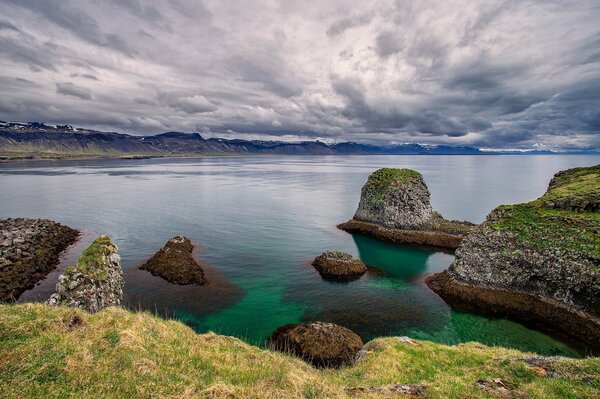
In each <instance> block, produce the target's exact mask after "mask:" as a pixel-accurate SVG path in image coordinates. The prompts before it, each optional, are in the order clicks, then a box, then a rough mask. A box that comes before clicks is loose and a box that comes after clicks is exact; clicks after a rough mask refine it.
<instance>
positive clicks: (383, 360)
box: [0, 304, 600, 399]
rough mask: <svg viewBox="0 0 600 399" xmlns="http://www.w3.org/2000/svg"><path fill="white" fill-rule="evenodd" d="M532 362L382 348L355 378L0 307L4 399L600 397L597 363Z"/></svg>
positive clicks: (204, 343) (217, 340)
mask: <svg viewBox="0 0 600 399" xmlns="http://www.w3.org/2000/svg"><path fill="white" fill-rule="evenodd" d="M528 356H531V354H525V353H522V352H519V351H516V350H509V349H504V348H490V347H486V346H483V345H480V344H476V343H470V344H464V345H457V346H445V345H440V344H434V343H431V342H426V341H410V340H408V341H402V340H399V339H397V338H381V339H377V340H375V341H372V342H371V343H370V344H368V353H367V355H366V356H365V357H364V358H363V359H362V360H360V361H359V362H358V363H357V364H356V365H355V366H354V367H351V368H345V369H341V370H317V369H314V368H313V367H311V366H309V365H307V364H305V363H303V362H302V361H300V360H298V359H295V358H292V357H290V356H286V355H283V354H280V353H276V352H271V351H268V350H264V349H261V348H258V347H255V346H251V345H248V344H246V343H244V342H242V341H240V340H238V339H236V338H231V337H225V336H220V335H216V334H212V333H208V334H196V333H195V332H194V331H193V330H192V329H190V328H189V327H187V326H185V325H183V324H181V323H179V322H177V321H168V320H162V319H160V318H158V317H155V316H153V315H150V314H148V313H132V312H129V311H126V310H123V309H119V308H110V309H105V310H103V311H101V312H99V313H96V314H93V315H91V314H87V313H84V312H82V311H80V310H75V309H70V308H61V307H58V308H50V307H47V306H45V305H42V304H20V305H0V397H1V398H64V397H77V398H82V397H92V398H100V397H110V398H112V397H115V398H194V397H199V398H345V397H353V398H380V397H406V396H405V395H403V394H401V393H398V392H397V391H398V390H399V389H398V388H397V386H398V384H424V385H423V387H424V388H423V390H422V393H421V395H422V396H423V397H426V398H479V397H482V398H494V397H499V398H543V399H548V398H600V358H588V359H582V360H572V359H557V360H553V361H552V365H551V367H550V368H551V369H552V373H550V374H548V373H547V372H546V371H545V370H544V369H540V368H539V367H534V366H530V365H528V364H526V363H523V362H521V361H515V360H512V359H514V358H523V357H528ZM486 378H488V379H499V381H501V384H498V385H499V387H487V388H482V387H481V384H479V385H478V384H477V381H478V380H481V379H486ZM496 381H498V380H496ZM492 385H493V384H492ZM500 385H501V387H500ZM395 387H396V388H395Z"/></svg>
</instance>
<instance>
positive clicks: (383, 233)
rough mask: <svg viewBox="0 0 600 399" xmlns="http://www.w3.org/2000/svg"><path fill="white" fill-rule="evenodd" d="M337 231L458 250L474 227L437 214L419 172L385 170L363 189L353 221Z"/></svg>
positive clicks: (372, 178)
mask: <svg viewBox="0 0 600 399" xmlns="http://www.w3.org/2000/svg"><path fill="white" fill-rule="evenodd" d="M338 227H339V228H340V229H342V230H345V231H348V232H351V233H355V232H356V233H361V234H365V235H370V236H373V237H375V238H378V239H382V240H385V241H391V242H394V243H406V244H416V245H425V246H437V247H442V248H449V249H456V248H457V247H458V245H459V244H460V241H461V240H462V238H463V237H464V236H465V235H466V233H468V231H469V230H470V229H471V228H472V227H473V224H472V223H469V222H459V221H450V220H446V219H444V218H443V217H442V216H441V215H440V214H439V213H437V212H435V211H434V210H433V208H432V207H431V203H430V194H429V190H428V188H427V186H426V185H425V181H424V180H423V176H421V174H420V173H419V172H416V171H414V170H411V169H394V168H382V169H379V170H377V171H375V172H373V173H372V174H371V175H370V176H369V179H368V180H367V183H365V185H364V186H363V188H362V190H361V197H360V202H359V204H358V209H357V210H356V213H355V215H354V218H353V219H352V220H350V221H348V222H346V223H343V224H340V225H339V226H338Z"/></svg>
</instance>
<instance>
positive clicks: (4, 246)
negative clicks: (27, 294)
mask: <svg viewBox="0 0 600 399" xmlns="http://www.w3.org/2000/svg"><path fill="white" fill-rule="evenodd" d="M77 237H79V232H78V231H77V230H73V229H71V228H69V227H67V226H64V225H62V224H60V223H56V222H53V221H51V220H47V219H23V218H17V219H3V220H0V302H5V301H15V300H17V299H18V298H19V296H21V294H22V293H23V292H24V291H26V290H28V289H31V288H33V287H34V286H35V284H36V283H37V282H39V281H40V280H42V279H44V278H45V277H46V275H47V274H48V273H50V272H51V271H52V270H53V269H54V268H55V267H56V265H57V264H58V261H59V257H60V254H61V252H63V251H64V250H65V249H66V248H67V247H68V246H69V245H71V244H73V243H74V242H75V241H77Z"/></svg>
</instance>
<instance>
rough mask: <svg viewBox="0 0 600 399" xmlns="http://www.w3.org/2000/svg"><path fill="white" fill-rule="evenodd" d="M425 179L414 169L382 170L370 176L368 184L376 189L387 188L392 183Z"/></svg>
mask: <svg viewBox="0 0 600 399" xmlns="http://www.w3.org/2000/svg"><path fill="white" fill-rule="evenodd" d="M417 179H421V180H422V179H423V176H421V174H420V173H419V172H417V171H415V170H412V169H396V168H381V169H378V170H376V171H375V172H373V173H371V175H369V180H368V181H367V184H368V185H369V186H371V187H374V188H385V187H387V186H389V185H390V184H392V183H396V182H406V181H414V180H417Z"/></svg>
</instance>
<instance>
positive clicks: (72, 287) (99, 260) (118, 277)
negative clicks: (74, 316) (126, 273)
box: [48, 236, 125, 313]
mask: <svg viewBox="0 0 600 399" xmlns="http://www.w3.org/2000/svg"><path fill="white" fill-rule="evenodd" d="M117 250H118V248H117V246H116V245H115V244H113V243H112V241H111V240H110V238H109V237H108V236H100V237H98V238H96V240H94V242H93V243H92V244H91V245H90V246H89V247H88V248H87V249H86V250H85V251H83V254H82V255H81V257H80V258H79V260H78V261H77V265H75V266H71V267H68V268H66V269H65V271H64V273H63V274H61V275H60V276H59V277H58V284H56V292H55V293H54V294H52V296H50V299H49V300H48V304H49V305H52V306H57V305H64V306H70V307H77V308H81V309H84V310H86V311H88V312H90V313H94V312H97V311H99V310H101V309H103V308H105V307H108V306H120V305H121V302H122V301H123V286H124V285H125V282H124V280H123V271H122V269H121V264H120V262H121V257H120V256H119V255H118V253H117Z"/></svg>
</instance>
